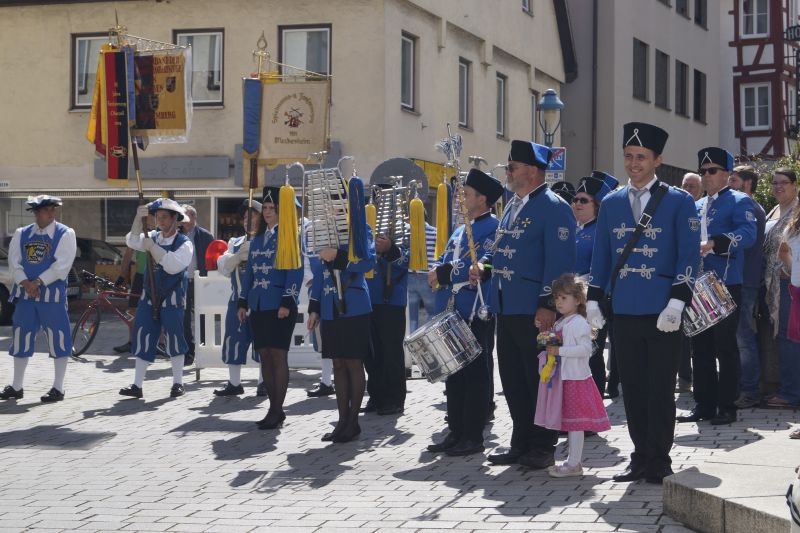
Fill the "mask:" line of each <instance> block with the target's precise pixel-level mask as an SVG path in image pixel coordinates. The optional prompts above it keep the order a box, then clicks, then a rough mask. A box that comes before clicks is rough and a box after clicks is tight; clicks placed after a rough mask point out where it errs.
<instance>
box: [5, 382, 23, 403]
mask: <svg viewBox="0 0 800 533" xmlns="http://www.w3.org/2000/svg"><path fill="white" fill-rule="evenodd" d="M23 391H24V389H20V390H16V389H15V388H14V387H12V386H11V385H6V388H5V389H3V392H0V400H21V399H22V397H23Z"/></svg>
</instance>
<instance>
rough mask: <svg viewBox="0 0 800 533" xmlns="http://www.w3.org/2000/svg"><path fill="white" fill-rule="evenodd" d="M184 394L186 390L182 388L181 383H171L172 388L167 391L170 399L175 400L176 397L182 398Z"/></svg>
mask: <svg viewBox="0 0 800 533" xmlns="http://www.w3.org/2000/svg"><path fill="white" fill-rule="evenodd" d="M184 394H186V389H184V388H183V384H181V383H173V384H172V388H171V389H170V390H169V396H170V398H177V397H178V396H183V395H184Z"/></svg>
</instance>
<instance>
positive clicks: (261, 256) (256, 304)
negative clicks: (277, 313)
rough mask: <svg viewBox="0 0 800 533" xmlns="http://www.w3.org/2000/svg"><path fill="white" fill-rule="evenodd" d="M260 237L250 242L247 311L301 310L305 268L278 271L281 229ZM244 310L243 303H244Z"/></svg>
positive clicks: (245, 296) (244, 282)
mask: <svg viewBox="0 0 800 533" xmlns="http://www.w3.org/2000/svg"><path fill="white" fill-rule="evenodd" d="M273 229H274V231H265V232H264V233H262V234H260V235H256V236H255V237H254V238H253V240H252V241H251V242H250V253H249V254H248V256H247V268H245V272H244V275H243V276H242V294H241V296H240V297H241V298H243V299H245V300H247V308H248V309H254V310H257V311H272V310H274V309H278V308H279V307H287V308H290V309H291V308H293V307H297V303H298V301H299V297H300V286H301V285H302V284H303V265H302V263H301V264H300V268H293V269H291V270H278V269H277V268H275V266H274V265H275V257H276V255H277V253H278V227H277V226H275V228H273ZM240 307H241V304H240Z"/></svg>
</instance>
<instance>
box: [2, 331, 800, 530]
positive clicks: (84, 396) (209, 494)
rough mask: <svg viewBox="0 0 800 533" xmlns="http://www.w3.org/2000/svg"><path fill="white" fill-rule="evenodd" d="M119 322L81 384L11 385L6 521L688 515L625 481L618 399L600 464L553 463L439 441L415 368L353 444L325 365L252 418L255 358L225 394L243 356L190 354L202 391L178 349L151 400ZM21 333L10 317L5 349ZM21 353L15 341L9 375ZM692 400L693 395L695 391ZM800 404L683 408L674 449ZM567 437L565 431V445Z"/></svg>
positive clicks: (700, 452) (599, 444) (713, 446)
mask: <svg viewBox="0 0 800 533" xmlns="http://www.w3.org/2000/svg"><path fill="white" fill-rule="evenodd" d="M119 326H120V325H119V324H108V323H104V324H103V328H102V329H101V331H100V335H99V336H98V339H97V340H96V341H95V345H94V346H93V347H92V350H91V351H92V352H93V353H94V354H93V355H87V356H86V357H85V359H86V362H75V361H71V362H70V364H69V367H68V372H67V381H66V386H65V389H66V400H65V401H63V402H61V403H58V404H53V405H45V404H41V403H39V400H38V398H39V396H40V395H41V394H43V393H45V392H46V391H47V390H48V389H49V388H50V385H51V380H52V364H51V363H50V361H49V360H48V358H47V357H46V356H45V355H44V354H41V353H37V354H36V355H35V356H34V358H33V360H32V361H31V363H30V365H29V367H28V373H27V379H26V384H25V394H26V396H25V398H24V399H23V400H20V401H18V402H16V403H14V402H0V428H2V430H1V432H0V530H2V531H23V530H24V531H40V530H41V531H45V530H47V531H53V530H63V531H73V530H78V531H95V530H96V531H100V530H103V531H223V532H226V533H228V532H234V531H260V530H266V529H267V528H270V530H271V531H337V530H345V529H347V530H353V529H358V530H359V531H363V532H369V531H381V532H389V531H414V530H419V531H436V530H448V531H450V530H458V531H496V530H530V531H540V530H541V531H549V530H552V531H560V532H566V531H576V532H577V531H590V532H595V531H648V532H649V531H654V532H661V533H678V532H687V531H689V530H688V529H686V528H684V527H682V526H681V525H680V524H678V523H676V522H675V521H673V520H671V519H670V518H669V517H667V516H665V515H664V514H662V491H661V487H659V486H654V485H650V484H646V483H644V482H637V483H614V482H613V481H611V476H612V474H613V473H615V472H617V471H619V470H620V468H621V465H622V464H624V463H625V462H626V461H627V456H628V454H629V453H630V452H631V444H630V440H629V438H628V434H627V431H626V428H625V421H624V412H623V408H622V402H621V401H620V400H617V401H614V402H607V403H608V412H609V415H610V417H611V421H612V424H613V427H612V429H611V431H609V432H607V433H605V434H603V435H602V436H599V437H589V438H587V439H586V449H585V462H584V464H585V467H586V475H585V476H584V477H582V478H571V479H570V478H568V479H562V480H554V479H551V478H549V477H548V476H547V474H546V473H544V472H541V471H538V472H536V471H530V470H526V469H524V468H522V467H518V466H512V467H494V466H492V467H490V466H488V464H487V463H486V462H485V461H484V460H483V457H482V456H471V457H468V458H460V459H459V458H449V457H445V456H442V457H436V456H434V455H432V454H430V453H427V452H425V451H423V450H424V448H425V446H426V445H427V444H429V443H430V441H431V437H432V436H433V437H436V438H441V435H442V434H443V430H444V428H445V424H444V420H443V418H444V396H443V395H442V390H443V387H442V386H441V385H431V384H429V383H427V382H426V381H423V380H414V381H409V382H408V388H409V395H408V401H407V404H406V410H405V414H404V415H402V416H390V417H382V416H377V415H375V414H370V415H365V416H364V417H363V419H362V421H361V426H362V429H363V433H362V435H361V438H360V439H359V440H358V441H357V442H352V443H348V444H327V443H323V442H321V441H320V436H321V435H322V434H323V432H325V431H329V430H330V428H331V424H332V422H333V421H334V419H335V413H336V411H335V401H334V399H333V398H322V399H309V398H307V397H306V395H305V392H304V389H305V388H306V387H308V386H310V385H311V384H312V383H313V382H314V380H315V379H317V375H318V374H317V372H315V371H293V372H292V376H291V383H290V389H289V393H288V396H287V399H286V406H287V407H286V412H287V414H288V419H287V424H286V426H285V427H284V428H283V429H282V430H280V431H258V430H256V429H255V427H254V425H253V421H254V420H258V419H259V418H261V416H262V415H263V411H264V410H265V408H266V403H265V400H266V399H263V398H257V397H256V396H255V377H256V376H255V370H250V371H249V372H247V371H245V372H244V374H245V375H244V376H243V377H244V378H245V386H246V395H245V396H244V397H241V398H235V397H234V398H215V397H214V396H213V395H212V393H211V391H212V389H213V388H215V387H218V386H220V385H221V384H222V383H223V381H224V379H225V378H226V371H225V370H220V369H213V370H210V369H206V370H203V372H202V375H201V377H202V379H201V380H200V381H196V380H195V379H194V377H195V375H194V372H192V371H190V370H187V371H186V377H185V378H186V383H187V384H188V385H187V391H188V392H187V394H186V396H184V397H182V398H178V399H170V398H169V388H170V385H171V379H170V378H171V371H170V369H169V363H168V362H167V361H165V360H159V361H158V362H157V363H156V364H154V365H153V366H152V367H151V370H150V371H149V373H148V376H147V380H146V381H145V386H144V392H145V401H139V400H132V399H122V397H121V396H119V395H118V394H117V390H118V389H119V388H120V387H122V386H126V385H128V384H129V383H130V382H131V380H132V368H133V359H132V357H131V356H130V355H127V356H115V355H111V354H112V351H111V346H113V345H115V344H116V343H120V342H121V339H122V338H123V337H124V335H125V332H124V330H123V328H122V327H119ZM8 336H9V328H8V327H4V328H0V350H2V351H3V353H5V351H6V350H7V346H8ZM37 346H38V347H41V346H43V344H42V343H41V339H40V341H39V343H38V344H37ZM39 349H41V348H39ZM11 369H12V359H11V357H8V356H5V355H0V386H4V385H5V384H6V383H8V382H10V379H11ZM496 382H497V383H498V385H499V379H497V380H496ZM689 401H690V398H689V397H688V395H682V396H681V397H680V398H679V402H680V403H679V406H680V407H681V408H688V407H689ZM497 403H498V409H497V418H496V420H495V421H494V423H493V424H492V425H491V426H489V427H488V428H487V444H488V446H489V447H490V448H492V447H495V446H502V445H507V442H508V438H509V436H510V431H511V424H510V419H509V417H508V410H507V408H506V406H505V402H504V399H503V397H502V396H500V395H498V397H497ZM796 421H797V413H796V412H795V411H792V410H763V409H761V410H747V411H744V412H742V413H741V416H740V421H739V422H737V423H736V424H734V425H732V426H724V427H718V428H713V427H710V426H708V425H705V424H704V425H702V426H700V429H699V431H698V426H697V425H695V424H688V425H681V426H678V429H677V431H678V433H677V436H676V439H675V448H674V449H673V452H672V457H673V458H674V460H675V464H674V467H675V469H676V470H680V469H684V468H689V467H692V466H700V467H701V466H702V463H703V461H704V460H705V459H706V458H707V457H710V456H712V455H716V454H724V453H726V452H728V451H730V450H732V449H735V448H738V447H740V446H744V445H746V444H748V443H749V442H752V441H754V440H757V439H759V435H761V434H764V433H768V432H778V431H781V432H783V431H786V430H788V429H789V428H790V427H791V425H792V423H794V422H796ZM564 448H565V440H564V439H561V440H560V442H559V447H558V452H557V454H558V456H559V457H564V456H565V449H564Z"/></svg>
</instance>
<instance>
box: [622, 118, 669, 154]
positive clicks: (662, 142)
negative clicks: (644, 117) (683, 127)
mask: <svg viewBox="0 0 800 533" xmlns="http://www.w3.org/2000/svg"><path fill="white" fill-rule="evenodd" d="M668 137H669V133H667V132H666V131H664V130H662V129H661V128H659V127H658V126H653V125H652V124H647V123H645V122H628V123H627V124H625V126H623V133H622V147H623V148H625V147H626V146H641V147H642V148H649V149H650V150H652V151H654V152H655V153H656V155H661V152H663V151H664V146H666V144H667V138H668Z"/></svg>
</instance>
